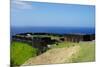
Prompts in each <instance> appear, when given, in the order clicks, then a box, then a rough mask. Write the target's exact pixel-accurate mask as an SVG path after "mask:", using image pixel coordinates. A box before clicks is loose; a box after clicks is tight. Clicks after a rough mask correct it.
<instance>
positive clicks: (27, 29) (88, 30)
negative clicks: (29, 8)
mask: <svg viewBox="0 0 100 67" xmlns="http://www.w3.org/2000/svg"><path fill="white" fill-rule="evenodd" d="M26 32H32V33H56V34H74V33H75V34H76V33H78V34H95V28H84V27H11V35H15V34H19V33H26Z"/></svg>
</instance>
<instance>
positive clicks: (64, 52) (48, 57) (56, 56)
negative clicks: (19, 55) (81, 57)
mask: <svg viewBox="0 0 100 67" xmlns="http://www.w3.org/2000/svg"><path fill="white" fill-rule="evenodd" d="M79 48H80V47H79V46H73V47H69V48H53V49H51V50H48V51H47V52H45V53H43V54H41V55H39V56H37V57H35V58H30V59H29V60H28V61H26V62H25V63H24V64H23V65H36V64H54V63H56V64H57V63H65V62H69V59H70V58H71V57H72V55H73V54H76V53H77V52H78V51H79Z"/></svg>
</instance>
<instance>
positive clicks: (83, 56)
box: [54, 42, 95, 63]
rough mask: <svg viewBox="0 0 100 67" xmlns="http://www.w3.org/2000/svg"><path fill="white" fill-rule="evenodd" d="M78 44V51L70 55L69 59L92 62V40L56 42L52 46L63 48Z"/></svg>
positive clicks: (93, 49) (93, 57) (93, 52)
mask: <svg viewBox="0 0 100 67" xmlns="http://www.w3.org/2000/svg"><path fill="white" fill-rule="evenodd" d="M76 45H79V46H80V49H79V53H77V54H75V55H73V56H72V58H71V59H70V60H71V61H70V62H72V63H75V62H76V63H77V62H92V61H95V43H94V42H80V43H72V42H62V43H58V45H56V46H55V47H54V48H63V47H71V46H76Z"/></svg>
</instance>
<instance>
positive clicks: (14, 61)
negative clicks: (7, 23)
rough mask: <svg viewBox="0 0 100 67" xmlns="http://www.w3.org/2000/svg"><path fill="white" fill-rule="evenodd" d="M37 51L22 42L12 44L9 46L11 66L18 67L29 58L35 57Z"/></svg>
mask: <svg viewBox="0 0 100 67" xmlns="http://www.w3.org/2000/svg"><path fill="white" fill-rule="evenodd" d="M36 54H37V49H35V48H33V47H32V46H30V45H28V44H26V43H22V42H12V44H11V66H19V65H21V64H23V63H24V62H25V61H26V60H28V59H29V58H30V57H35V56H36Z"/></svg>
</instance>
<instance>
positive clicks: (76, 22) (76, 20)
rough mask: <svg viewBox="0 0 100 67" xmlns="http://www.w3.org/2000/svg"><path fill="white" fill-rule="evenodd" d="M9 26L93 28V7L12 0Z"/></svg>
mask: <svg viewBox="0 0 100 67" xmlns="http://www.w3.org/2000/svg"><path fill="white" fill-rule="evenodd" d="M11 26H16V27H17V26H21V27H23V26H32V27H34V26H35V27H36V26H41V27H42V26H43V27H45V26H46V27H47V26H49V27H55V26H56V27H94V26H95V6H93V5H91V6H90V5H84V6H83V5H72V4H51V3H39V2H23V1H17V0H13V1H12V2H11Z"/></svg>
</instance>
